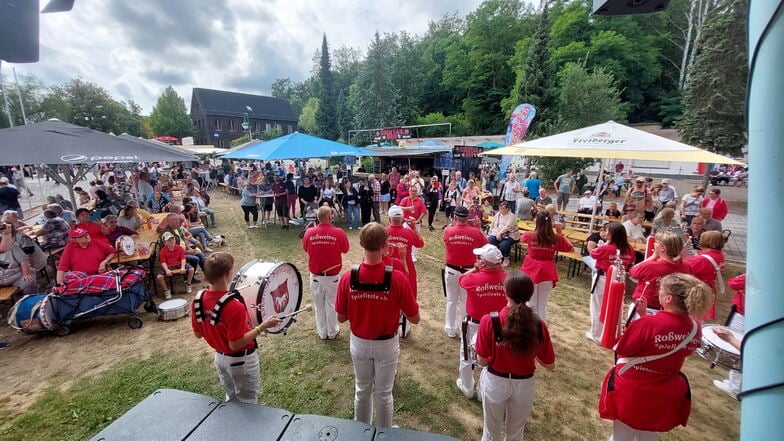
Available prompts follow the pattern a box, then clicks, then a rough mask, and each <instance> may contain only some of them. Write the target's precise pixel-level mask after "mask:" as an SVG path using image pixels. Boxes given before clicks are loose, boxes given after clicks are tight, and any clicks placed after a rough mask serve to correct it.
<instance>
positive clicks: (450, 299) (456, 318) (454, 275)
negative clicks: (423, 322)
mask: <svg viewBox="0 0 784 441" xmlns="http://www.w3.org/2000/svg"><path fill="white" fill-rule="evenodd" d="M461 275H463V273H461V272H460V271H458V270H456V269H454V268H449V267H448V266H447V267H444V273H443V277H444V290H446V315H445V317H444V331H446V333H447V334H449V335H450V336H452V335H456V334H457V332H458V329H459V327H460V325H459V323H460V320H462V319H463V317H465V314H466V312H465V304H466V296H467V295H468V294H467V293H466V290H465V289H463V288H462V287H461V286H460V283H459V280H460V276H461Z"/></svg>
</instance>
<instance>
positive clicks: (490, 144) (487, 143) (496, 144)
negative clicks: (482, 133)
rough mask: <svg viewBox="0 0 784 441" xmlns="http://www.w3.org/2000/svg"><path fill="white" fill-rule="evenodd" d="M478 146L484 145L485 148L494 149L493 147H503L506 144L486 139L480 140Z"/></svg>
mask: <svg viewBox="0 0 784 441" xmlns="http://www.w3.org/2000/svg"><path fill="white" fill-rule="evenodd" d="M476 146H477V147H483V148H484V149H485V150H492V149H497V148H498V147H503V146H504V145H503V144H502V143H500V142H493V141H485V142H480V143H479V144H477V145H476Z"/></svg>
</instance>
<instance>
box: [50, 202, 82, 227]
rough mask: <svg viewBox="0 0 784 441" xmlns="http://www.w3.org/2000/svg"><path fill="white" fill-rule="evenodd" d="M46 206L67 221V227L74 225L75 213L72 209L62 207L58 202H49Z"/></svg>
mask: <svg viewBox="0 0 784 441" xmlns="http://www.w3.org/2000/svg"><path fill="white" fill-rule="evenodd" d="M46 208H47V209H49V210H54V212H55V213H57V216H58V217H61V218H62V219H63V220H64V221H66V222H68V226H69V227H73V226H74V225H76V215H75V214H74V212H73V211H70V210H65V209H63V207H62V205H60V204H49V205H47V206H46Z"/></svg>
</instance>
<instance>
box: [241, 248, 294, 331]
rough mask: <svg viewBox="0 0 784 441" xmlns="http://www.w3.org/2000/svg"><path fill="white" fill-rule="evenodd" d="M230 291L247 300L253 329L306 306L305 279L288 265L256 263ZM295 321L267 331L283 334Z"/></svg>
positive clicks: (250, 264)
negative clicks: (302, 305)
mask: <svg viewBox="0 0 784 441" xmlns="http://www.w3.org/2000/svg"><path fill="white" fill-rule="evenodd" d="M230 290H237V291H238V292H239V293H240V295H242V298H243V299H244V300H245V307H246V308H247V309H248V316H249V319H250V322H251V326H257V325H258V324H259V323H261V322H263V321H264V319H265V318H267V317H269V316H271V315H273V314H274V315H277V316H281V315H284V314H287V313H290V312H293V311H296V310H298V309H299V307H300V304H301V302H302V276H300V273H299V271H298V270H297V268H296V267H295V266H294V265H292V264H289V263H284V262H264V261H261V260H252V261H250V262H248V263H246V264H245V265H243V266H242V268H240V270H239V271H238V272H237V275H236V276H235V277H234V281H232V284H231V287H230ZM294 319H295V317H287V318H285V319H283V321H281V322H280V324H278V326H275V327H274V328H270V329H268V330H267V331H268V332H270V333H272V334H277V333H280V332H283V330H285V329H286V328H287V327H288V326H289V324H290V323H291V322H292V321H293V320H294Z"/></svg>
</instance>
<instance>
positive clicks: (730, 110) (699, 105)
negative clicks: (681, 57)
mask: <svg viewBox="0 0 784 441" xmlns="http://www.w3.org/2000/svg"><path fill="white" fill-rule="evenodd" d="M747 7H748V4H747V1H746V0H725V1H723V2H722V3H721V4H720V5H719V7H718V8H717V9H716V11H715V12H714V14H713V15H712V16H711V17H710V18H708V22H707V24H706V26H705V30H704V33H703V38H702V40H701V41H699V42H697V57H696V59H695V60H694V64H693V65H692V67H691V70H690V72H689V79H688V82H687V83H686V92H685V94H684V97H683V106H684V112H683V116H682V117H681V120H680V121H679V122H678V132H679V133H680V135H681V137H682V138H683V140H684V142H687V143H689V144H693V145H697V146H699V147H703V148H707V149H708V150H711V151H714V152H717V153H726V154H739V153H740V151H741V148H742V147H743V146H744V145H745V144H746V142H747V138H746V122H745V117H744V115H745V114H746V112H745V107H744V106H745V99H746V77H747V75H748V68H747V66H748V64H747V59H746V57H747V48H746V11H747Z"/></svg>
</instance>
